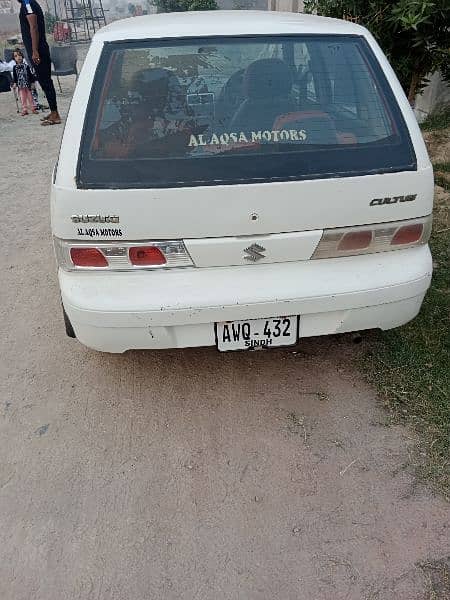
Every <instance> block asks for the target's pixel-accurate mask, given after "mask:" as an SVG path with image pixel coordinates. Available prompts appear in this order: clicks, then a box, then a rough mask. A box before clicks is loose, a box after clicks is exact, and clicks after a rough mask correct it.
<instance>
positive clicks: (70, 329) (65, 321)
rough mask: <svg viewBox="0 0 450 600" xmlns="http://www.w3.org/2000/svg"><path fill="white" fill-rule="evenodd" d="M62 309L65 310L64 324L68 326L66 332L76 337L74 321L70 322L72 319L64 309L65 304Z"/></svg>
mask: <svg viewBox="0 0 450 600" xmlns="http://www.w3.org/2000/svg"><path fill="white" fill-rule="evenodd" d="M62 310H63V317H64V325H65V328H66V333H67V335H68V337H70V338H76V337H77V336H76V335H75V331H74V330H73V327H72V323H71V322H70V319H69V317H68V316H67V313H66V311H65V310H64V306H63V309H62Z"/></svg>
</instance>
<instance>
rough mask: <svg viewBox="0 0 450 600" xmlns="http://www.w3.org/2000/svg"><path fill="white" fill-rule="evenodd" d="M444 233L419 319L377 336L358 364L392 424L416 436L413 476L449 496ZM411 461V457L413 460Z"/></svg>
mask: <svg viewBox="0 0 450 600" xmlns="http://www.w3.org/2000/svg"><path fill="white" fill-rule="evenodd" d="M449 247H450V234H449V232H448V231H444V232H442V233H435V234H434V235H433V237H432V240H431V248H432V253H433V258H434V262H435V270H434V276H433V282H432V285H431V288H430V290H429V292H428V294H427V296H426V298H425V301H424V304H423V306H422V310H421V312H420V314H419V316H418V317H417V318H416V319H415V320H414V321H412V322H411V323H409V324H407V325H405V326H404V327H400V328H398V329H392V330H390V331H385V332H380V333H379V334H377V335H376V339H375V345H374V346H372V349H371V352H370V353H369V354H367V355H366V356H365V357H364V359H363V361H364V367H365V368H368V373H369V379H370V380H371V381H372V383H374V384H375V385H376V387H377V388H378V390H379V391H380V392H381V395H382V397H383V399H384V402H385V405H386V406H387V407H388V409H390V411H391V414H392V416H393V418H394V419H395V420H398V419H400V420H401V419H403V420H407V421H408V422H409V423H411V424H412V425H413V426H414V427H415V428H416V430H417V431H418V432H419V433H420V434H421V435H420V440H421V447H420V451H419V453H418V456H419V457H420V460H419V461H418V463H419V464H417V472H418V475H419V476H421V477H424V478H427V479H428V478H429V479H431V481H432V482H433V483H434V485H435V486H436V487H437V488H439V489H440V490H441V491H442V492H443V493H444V494H445V495H449V494H450V488H449V485H450V474H449V457H450V443H449V442H450V402H449V390H450V376H449V374H450V333H449V331H450V318H449V314H450V290H449V287H450V286H449V284H450V277H449V259H450V253H449ZM416 458H417V457H416Z"/></svg>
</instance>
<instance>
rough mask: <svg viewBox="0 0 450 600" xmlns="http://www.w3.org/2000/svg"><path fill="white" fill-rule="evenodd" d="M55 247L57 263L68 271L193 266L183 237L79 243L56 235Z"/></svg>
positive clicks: (131, 269)
mask: <svg viewBox="0 0 450 600" xmlns="http://www.w3.org/2000/svg"><path fill="white" fill-rule="evenodd" d="M55 251H56V256H57V259H58V264H59V265H60V266H61V267H63V268H64V269H66V270H69V271H72V270H82V269H86V270H89V269H101V270H106V271H107V270H114V271H133V270H136V269H161V268H169V267H189V266H192V260H191V257H190V256H189V253H188V251H187V250H186V247H185V245H184V243H183V242H182V241H180V240H175V241H164V242H130V243H121V242H91V243H87V242H86V243H77V242H70V241H65V240H60V239H57V238H55Z"/></svg>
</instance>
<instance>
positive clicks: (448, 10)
mask: <svg viewBox="0 0 450 600" xmlns="http://www.w3.org/2000/svg"><path fill="white" fill-rule="evenodd" d="M305 12H317V13H318V14H319V15H324V16H327V17H335V18H338V19H347V20H351V21H354V22H356V23H359V24H361V25H364V27H367V28H368V29H369V30H370V31H371V33H372V34H373V35H374V37H375V38H376V39H377V41H378V43H379V44H380V46H381V47H382V48H383V50H384V52H385V54H386V55H387V57H388V59H389V61H390V62H391V64H392V66H393V68H394V69H395V71H396V73H397V76H398V78H399V80H400V83H401V84H402V86H403V89H404V90H405V92H406V94H407V95H408V99H409V101H410V102H411V103H413V102H414V99H415V97H416V95H417V93H420V91H421V90H422V89H423V87H424V86H425V85H426V83H427V75H428V74H430V73H434V71H436V70H440V71H441V74H442V76H443V78H444V79H445V80H446V81H448V82H450V44H449V31H450V2H449V0H305Z"/></svg>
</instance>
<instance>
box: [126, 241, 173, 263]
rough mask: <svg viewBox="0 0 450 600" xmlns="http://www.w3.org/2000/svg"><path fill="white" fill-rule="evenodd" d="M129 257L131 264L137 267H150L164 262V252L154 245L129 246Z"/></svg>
mask: <svg viewBox="0 0 450 600" xmlns="http://www.w3.org/2000/svg"><path fill="white" fill-rule="evenodd" d="M129 257H130V262H131V264H132V265H136V266H139V267H145V266H147V267H152V266H157V265H165V264H166V258H165V256H164V254H163V253H162V252H161V250H160V249H159V248H157V247H156V246H135V247H133V248H130V249H129Z"/></svg>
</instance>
